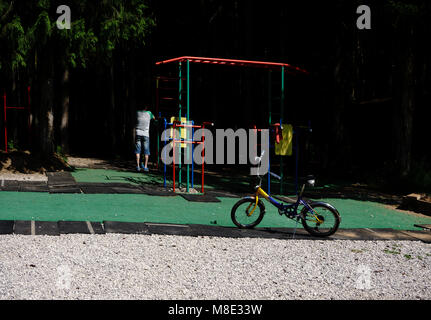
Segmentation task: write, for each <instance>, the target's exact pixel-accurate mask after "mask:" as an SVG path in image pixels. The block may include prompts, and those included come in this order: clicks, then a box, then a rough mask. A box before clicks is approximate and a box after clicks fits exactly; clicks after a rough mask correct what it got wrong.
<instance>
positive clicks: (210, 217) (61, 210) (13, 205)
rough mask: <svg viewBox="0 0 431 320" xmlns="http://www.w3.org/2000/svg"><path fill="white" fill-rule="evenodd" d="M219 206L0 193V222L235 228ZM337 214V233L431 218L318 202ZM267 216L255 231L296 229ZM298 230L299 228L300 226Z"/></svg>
mask: <svg viewBox="0 0 431 320" xmlns="http://www.w3.org/2000/svg"><path fill="white" fill-rule="evenodd" d="M219 199H220V200H221V202H218V203H201V202H190V201H187V200H185V199H184V198H182V197H179V196H176V197H157V196H147V195H141V194H49V193H32V192H6V191H3V192H0V202H1V204H2V205H1V207H0V220H39V221H60V220H68V221H99V222H102V221H104V220H105V221H106V220H111V221H124V222H155V223H156V222H157V223H176V224H205V225H219V226H233V223H232V221H231V219H230V210H231V208H232V206H233V205H234V203H235V202H236V201H238V199H236V198H222V197H220V198H219ZM322 200H323V201H328V202H330V203H331V204H333V205H334V206H335V207H336V208H337V209H338V211H339V212H340V214H341V217H342V222H341V225H340V228H392V229H396V230H417V229H418V228H416V227H414V224H430V223H431V217H427V216H421V215H416V214H407V213H404V212H401V211H398V210H393V209H390V208H388V207H386V206H384V205H381V204H378V203H374V202H364V201H357V200H349V199H326V200H325V199H322ZM265 205H266V208H267V214H266V215H265V217H264V219H263V221H262V222H261V224H259V227H294V226H295V222H294V221H291V220H289V219H286V218H285V217H281V216H280V215H279V214H278V213H277V210H276V209H275V208H274V207H272V206H270V204H269V203H266V202H265ZM298 227H301V225H300V224H298Z"/></svg>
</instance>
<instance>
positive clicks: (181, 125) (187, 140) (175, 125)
mask: <svg viewBox="0 0 431 320" xmlns="http://www.w3.org/2000/svg"><path fill="white" fill-rule="evenodd" d="M164 124H165V130H164V132H165V133H166V129H167V127H168V126H172V129H173V130H172V135H171V136H172V138H171V137H169V138H167V137H164V141H165V146H166V144H167V143H168V141H169V143H170V141H172V144H173V148H172V149H173V163H172V170H173V175H172V176H173V179H172V180H173V191H174V192H175V181H176V177H175V167H176V165H175V154H176V143H180V148H183V147H186V146H187V144H191V145H192V155H193V154H194V145H195V144H202V180H201V192H202V193H204V192H205V191H204V176H205V161H204V160H205V135H204V132H203V134H202V139H201V140H200V141H194V140H193V137H194V130H195V129H196V128H197V129H205V126H213V125H214V124H213V123H211V122H204V123H203V124H202V125H200V126H199V125H195V124H194V122H193V121H191V122H190V124H188V123H187V122H186V124H184V123H183V122H181V121H178V120H174V118H173V119H172V122H170V123H168V122H167V120H166V118H164ZM176 128H186V129H187V128H190V129H189V130H186V132H188V131H190V130H191V131H192V132H191V139H190V138H189V137H187V134H186V135H185V136H181V133H180V137H179V139H177V137H176V132H177V130H176ZM164 150H165V151H164V152H165V153H166V148H164ZM180 150H181V149H180ZM187 156H189V153H187ZM165 158H166V154H165ZM179 160H180V162H179V163H180V164H181V154H180V159H179ZM191 162H192V168H191V188H193V187H194V161H193V160H192V161H191ZM187 163H189V161H187ZM166 172H167V170H166V163H164V169H163V173H164V177H163V186H164V187H165V188H166ZM178 182H179V184H180V185H181V168H180V171H179V178H178ZM189 186H190V170H187V185H186V191H187V192H189V191H190V187H189Z"/></svg>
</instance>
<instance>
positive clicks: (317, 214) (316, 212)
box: [301, 202, 341, 237]
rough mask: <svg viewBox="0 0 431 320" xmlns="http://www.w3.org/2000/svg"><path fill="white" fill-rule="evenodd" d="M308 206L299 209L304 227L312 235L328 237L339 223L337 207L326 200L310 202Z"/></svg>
mask: <svg viewBox="0 0 431 320" xmlns="http://www.w3.org/2000/svg"><path fill="white" fill-rule="evenodd" d="M308 205H309V206H310V208H308V207H306V206H305V207H304V208H302V210H301V220H302V225H303V226H304V229H305V230H307V232H308V233H310V234H311V235H313V236H317V237H328V236H330V235H332V234H334V233H335V232H336V231H337V230H338V227H339V225H340V222H341V218H340V214H339V213H338V211H337V209H335V208H334V207H333V206H332V205H330V204H329V203H326V202H312V203H311V204H308Z"/></svg>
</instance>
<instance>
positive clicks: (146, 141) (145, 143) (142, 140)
mask: <svg viewBox="0 0 431 320" xmlns="http://www.w3.org/2000/svg"><path fill="white" fill-rule="evenodd" d="M142 148H143V149H144V152H143V154H144V155H145V156H149V155H150V137H145V136H136V141H135V154H141V153H142Z"/></svg>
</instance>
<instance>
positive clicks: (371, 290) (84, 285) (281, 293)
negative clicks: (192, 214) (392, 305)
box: [0, 234, 431, 300]
mask: <svg viewBox="0 0 431 320" xmlns="http://www.w3.org/2000/svg"><path fill="white" fill-rule="evenodd" d="M0 258H1V260H0V299H61V300H63V299H82V300H85V299H148V300H159V299H163V300H164V299H173V300H176V299H194V300H196V299H202V300H206V299H228V300H230V299H238V300H255V299H263V300H270V299H277V300H284V299H325V300H326V299H355V300H356V299H377V300H380V299H402V300H406V299H407V300H417V299H427V300H428V299H430V298H431V283H430V279H431V244H425V243H422V242H416V241H345V240H339V241H313V240H276V239H229V238H215V237H182V236H161V235H122V234H106V235H83V234H79V235H61V236H59V237H50V236H21V235H2V236H0Z"/></svg>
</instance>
